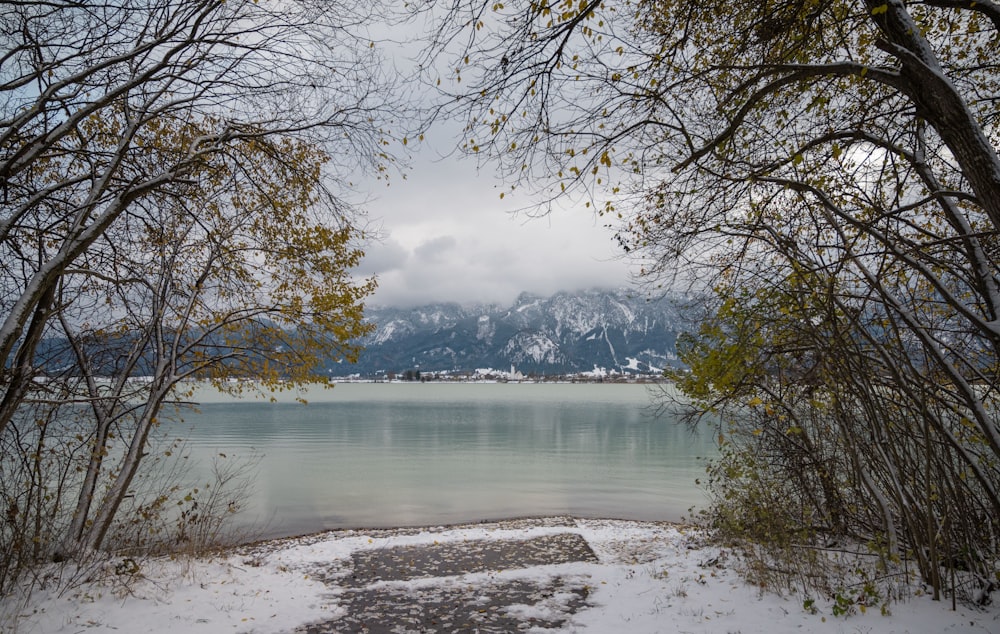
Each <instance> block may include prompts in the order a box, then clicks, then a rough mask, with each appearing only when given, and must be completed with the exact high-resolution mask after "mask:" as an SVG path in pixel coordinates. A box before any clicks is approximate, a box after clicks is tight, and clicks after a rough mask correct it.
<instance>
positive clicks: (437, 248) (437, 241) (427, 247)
mask: <svg viewBox="0 0 1000 634" xmlns="http://www.w3.org/2000/svg"><path fill="white" fill-rule="evenodd" d="M456 244H457V242H456V240H455V238H454V237H452V236H439V237H437V238H432V239H431V240H428V241H426V242H424V243H423V244H421V245H420V246H418V247H417V248H416V249H414V250H413V254H414V255H416V256H417V259H418V260H420V261H421V262H423V263H439V262H442V261H444V259H445V257H446V256H447V254H448V251H451V250H453V249H454V248H455V245H456Z"/></svg>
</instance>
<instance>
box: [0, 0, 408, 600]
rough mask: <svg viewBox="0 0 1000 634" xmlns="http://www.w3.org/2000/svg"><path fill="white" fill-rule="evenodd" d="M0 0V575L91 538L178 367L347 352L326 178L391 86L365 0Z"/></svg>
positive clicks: (349, 334) (89, 544) (382, 122)
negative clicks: (96, 0) (371, 36)
mask: <svg viewBox="0 0 1000 634" xmlns="http://www.w3.org/2000/svg"><path fill="white" fill-rule="evenodd" d="M0 5H2V6H0V37H2V41H3V44H4V45H3V46H2V47H0V48H2V50H3V53H2V56H0V174H2V176H3V179H2V183H3V185H2V188H3V190H2V200H3V203H2V207H0V208H2V213H0V250H2V253H0V267H2V269H0V270H2V274H0V306H2V310H0V318H2V325H0V351H2V356H0V358H2V365H0V368H2V375H0V377H2V380H0V383H2V385H3V388H4V390H3V396H2V399H0V438H2V439H3V446H4V455H3V456H2V457H0V477H2V478H3V498H2V499H3V502H4V503H5V505H6V508H4V513H5V517H6V518H7V522H6V523H5V524H4V529H3V531H0V537H2V538H3V540H4V544H3V547H4V549H5V552H7V553H8V555H9V557H8V558H7V559H6V560H5V561H6V562H7V565H6V566H5V567H4V569H3V571H2V574H3V577H0V586H2V585H3V584H4V583H5V582H7V581H10V580H11V577H10V574H13V573H16V571H17V570H18V569H20V568H21V567H23V566H25V565H31V563H32V562H33V561H37V560H38V559H39V558H41V557H46V556H53V555H55V556H57V557H66V556H75V555H77V554H79V553H80V552H83V551H86V550H89V549H94V548H99V547H100V546H101V545H102V542H103V540H104V538H105V536H106V535H107V534H108V531H109V528H110V527H111V525H112V523H113V521H114V520H115V518H116V515H117V513H118V511H119V509H120V508H121V504H122V501H123V500H124V499H125V498H126V497H127V496H128V495H129V492H130V486H131V485H132V483H133V482H134V479H135V477H136V474H137V473H138V470H139V468H140V464H141V463H142V460H143V458H144V456H146V455H147V452H148V450H149V445H148V441H149V438H150V434H151V433H152V432H153V430H154V429H155V428H156V426H157V425H158V424H159V421H160V420H161V419H162V417H163V415H164V414H165V411H164V405H165V404H168V403H171V402H174V401H177V400H178V399H183V398H184V394H183V392H181V393H178V384H179V383H180V382H181V381H183V380H185V379H194V378H198V379H208V380H213V381H215V382H216V383H217V384H219V385H221V386H228V385H239V384H230V383H228V382H227V379H229V378H230V377H241V378H247V377H252V378H254V379H258V380H259V381H262V382H263V383H264V384H268V385H278V384H283V383H285V382H290V383H292V384H300V383H302V382H304V381H309V380H316V379H322V378H323V377H322V375H318V374H317V372H316V370H317V368H318V367H319V365H320V364H321V363H322V362H325V361H327V360H330V359H346V360H350V359H352V358H354V357H355V356H356V354H357V348H356V347H355V346H354V345H353V343H352V341H354V340H355V339H357V338H358V337H359V336H360V335H362V334H363V333H364V332H366V329H367V328H368V326H366V325H365V324H364V323H363V322H362V314H361V311H362V307H363V300H364V298H365V297H366V296H367V295H368V294H370V293H371V291H372V290H373V288H374V282H373V281H372V280H364V279H362V280H356V279H354V277H353V276H352V274H351V268H352V267H354V266H355V265H356V264H357V263H358V260H359V258H360V256H361V251H360V250H359V245H360V244H361V241H362V238H363V236H362V232H361V230H360V229H359V228H358V227H357V226H356V224H355V221H356V219H357V212H356V211H355V209H354V208H352V207H351V206H350V205H349V204H348V203H346V202H345V200H344V194H345V193H347V192H348V190H349V188H350V185H349V182H350V179H351V178H353V177H355V176H356V174H357V172H358V170H362V169H371V170H373V171H374V172H376V173H384V171H385V169H386V167H387V165H389V164H390V163H391V162H392V161H393V158H392V156H391V155H390V153H389V150H388V147H387V146H389V144H390V143H391V141H392V136H391V132H390V131H389V130H390V129H391V128H392V127H395V125H396V123H398V122H399V121H400V118H401V117H403V116H404V115H405V112H406V106H405V104H402V103H398V102H396V101H394V96H393V95H394V94H395V93H394V92H393V86H392V85H391V82H390V80H389V77H388V76H387V75H384V74H383V73H382V71H381V70H380V68H381V66H380V63H381V60H380V59H379V57H378V55H377V51H376V50H375V48H374V47H373V45H372V43H371V42H370V41H369V40H368V37H367V35H365V33H364V31H365V28H366V26H367V24H368V23H369V21H370V19H371V17H372V15H373V14H374V13H375V12H376V11H378V7H375V6H370V7H369V8H368V9H367V10H361V9H360V8H358V7H355V6H348V5H341V4H339V3H331V2H319V1H316V2H313V1H312V0H292V1H291V2H283V3H277V4H276V3H257V2H253V1H251V0H246V1H244V0H229V1H227V2H207V1H202V0H154V1H152V2H147V1H132V0H121V1H113V2H110V3H107V2H106V3H100V4H93V3H87V2H73V1H68V0H67V1H65V2H60V1H57V2H3V3H0ZM366 11H367V12H366ZM382 17H384V16H382ZM22 493H23V494H22ZM43 525H44V530H42V527H43Z"/></svg>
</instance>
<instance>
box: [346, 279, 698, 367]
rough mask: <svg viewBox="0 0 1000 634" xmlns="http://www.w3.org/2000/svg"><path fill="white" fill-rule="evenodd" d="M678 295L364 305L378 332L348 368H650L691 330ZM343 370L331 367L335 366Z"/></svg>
mask: <svg viewBox="0 0 1000 634" xmlns="http://www.w3.org/2000/svg"><path fill="white" fill-rule="evenodd" d="M683 302H684V299H683V298H680V297H665V298H661V299H656V300H649V299H647V298H645V297H642V296H638V295H636V294H631V293H629V292H627V291H622V290H616V291H604V290H591V291H585V292H578V293H565V292H561V293H557V294H555V295H552V296H551V297H540V296H537V295H530V294H527V293H523V294H521V295H520V296H519V297H518V298H517V300H516V301H515V302H514V304H513V305H511V306H508V307H504V306H499V305H495V304H494V305H473V306H461V305H459V304H454V303H446V304H429V305H426V306H421V307H418V308H409V309H398V308H369V309H368V310H367V311H366V312H367V320H368V321H370V322H371V323H374V324H375V325H376V329H375V331H374V332H373V333H372V334H371V335H369V336H368V337H367V338H366V339H365V340H364V341H363V342H362V343H363V345H364V346H365V351H364V352H363V353H362V355H361V358H360V360H359V362H358V363H357V365H355V366H351V367H350V369H349V373H352V374H353V373H357V374H360V375H361V376H375V375H378V374H386V373H390V372H395V373H399V372H403V371H405V370H420V371H421V372H433V371H438V372H440V371H449V372H469V371H473V370H475V369H478V368H497V369H502V370H509V369H510V367H511V366H514V367H516V368H517V370H518V371H520V372H522V373H524V374H526V375H527V374H532V373H536V374H563V373H570V372H582V371H588V370H593V369H594V367H595V366H596V367H602V368H606V369H607V370H615V371H621V372H641V373H647V372H653V373H657V372H659V371H660V370H662V369H663V368H665V367H667V366H671V365H676V364H677V350H676V339H677V335H678V334H679V333H680V332H682V331H684V330H689V329H690V322H688V321H687V320H685V319H684V318H683V317H682V316H681V310H680V308H681V306H682V304H683ZM341 369H347V368H337V369H332V368H331V371H332V372H334V373H336V371H337V370H341Z"/></svg>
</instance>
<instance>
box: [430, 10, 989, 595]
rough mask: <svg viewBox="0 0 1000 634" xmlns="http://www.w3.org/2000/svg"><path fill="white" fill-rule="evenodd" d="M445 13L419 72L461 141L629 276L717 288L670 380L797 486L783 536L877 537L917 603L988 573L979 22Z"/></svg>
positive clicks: (849, 13) (984, 167)
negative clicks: (591, 224)
mask: <svg viewBox="0 0 1000 634" xmlns="http://www.w3.org/2000/svg"><path fill="white" fill-rule="evenodd" d="M450 6H451V7H452V9H453V11H454V12H455V14H457V15H461V16H462V19H459V20H458V22H460V23H463V24H467V25H468V28H467V29H465V30H460V31H456V30H455V29H452V30H448V29H447V28H444V29H443V30H442V31H441V34H440V37H439V38H438V43H439V50H440V51H443V53H442V55H443V58H442V59H445V60H447V63H442V64H440V65H439V66H438V67H436V69H435V72H438V73H440V74H441V76H442V78H443V79H444V83H445V85H446V86H451V87H454V90H453V92H454V93H455V97H456V98H457V100H458V102H459V103H461V104H462V107H471V108H472V114H471V116H470V117H469V118H468V122H469V123H468V128H467V134H468V138H467V140H466V142H465V147H466V148H467V149H468V150H469V151H470V152H473V153H478V154H480V155H486V156H488V157H494V158H498V159H499V160H500V161H501V163H502V165H504V166H505V171H506V173H507V174H508V176H509V177H510V178H511V180H512V183H513V184H514V185H518V184H522V185H528V186H532V187H535V188H538V189H541V190H542V191H544V192H548V194H549V196H551V197H553V198H557V197H560V196H564V195H565V194H564V192H582V193H583V194H584V197H583V204H585V205H586V206H587V207H589V208H591V209H596V211H597V212H598V213H599V214H601V215H602V216H603V217H605V218H607V219H608V220H609V221H610V222H611V223H612V224H613V225H615V226H617V227H618V229H619V233H618V240H619V242H620V243H621V245H622V246H623V247H624V248H625V249H626V250H628V251H631V252H633V253H636V254H639V255H641V256H642V257H644V258H645V262H646V266H645V269H644V274H645V276H646V279H647V281H651V282H655V283H670V282H676V281H677V280H678V279H679V278H678V276H681V277H680V279H686V280H687V281H688V282H690V283H693V284H695V285H696V287H697V288H698V290H700V291H702V292H705V293H706V294H707V295H709V296H712V297H714V300H713V303H714V306H715V308H716V309H717V310H718V318H717V319H715V320H713V321H712V322H710V323H708V324H706V326H705V329H704V330H703V332H702V333H700V335H699V336H698V337H697V339H696V340H694V341H692V343H691V345H690V347H689V349H688V351H687V361H688V362H689V363H691V364H692V365H693V367H694V368H695V372H694V373H693V374H692V375H691V376H690V377H687V379H686V380H685V381H684V387H685V388H686V389H687V390H688V391H689V393H691V394H692V395H693V396H696V397H698V398H699V402H700V404H702V405H703V406H705V407H712V406H720V407H721V406H722V405H730V406H733V408H732V409H731V410H730V411H732V412H734V413H738V415H735V414H734V416H733V418H732V419H731V421H732V423H733V430H732V431H733V432H734V439H735V438H739V439H741V442H740V444H739V445H738V451H737V454H739V455H741V456H743V457H748V458H750V457H754V456H756V457H757V458H760V457H761V456H771V457H772V458H774V460H773V461H772V462H770V463H767V462H766V461H761V460H759V459H758V460H756V461H755V464H756V466H757V467H759V468H762V469H765V470H767V469H772V470H773V471H772V474H788V473H791V472H793V471H794V472H796V473H797V474H798V475H797V476H796V477H795V478H792V479H784V480H782V478H781V477H780V476H778V477H776V478H774V480H773V481H783V482H788V483H789V487H791V488H790V489H789V491H790V492H791V491H792V488H794V493H795V497H793V498H788V499H795V500H799V501H800V502H801V507H800V510H801V509H802V508H812V509H813V510H814V511H815V514H814V513H805V514H804V515H801V516H800V517H799V518H795V517H790V516H787V515H786V516H785V518H784V520H786V521H788V522H789V524H787V525H788V526H795V525H798V526H806V527H812V528H817V529H818V528H819V527H822V530H823V531H827V532H830V531H839V532H849V533H851V534H852V535H855V536H859V537H865V536H866V535H867V536H870V535H873V534H879V535H888V536H890V539H889V541H890V542H892V543H893V544H894V545H893V547H892V548H893V549H897V548H898V549H899V550H898V551H897V552H902V551H909V552H911V553H916V552H919V553H921V555H920V557H921V572H922V573H923V574H924V576H925V578H927V579H928V580H929V581H931V582H933V583H934V587H935V588H936V589H938V588H940V587H941V583H940V582H941V575H939V574H938V572H937V571H938V569H939V566H940V565H948V566H952V567H954V566H955V565H956V561H958V560H959V559H962V560H963V563H962V565H964V566H971V567H972V568H975V570H976V572H977V574H979V575H981V577H982V578H984V579H985V578H988V577H990V576H991V574H992V571H991V569H990V566H991V565H992V564H989V563H986V562H990V561H995V555H996V552H997V551H996V548H995V540H994V539H992V538H990V537H989V535H991V534H992V535H995V534H996V533H997V530H998V528H1000V504H998V501H1000V498H998V493H1000V427H998V424H997V420H998V416H997V414H998V412H997V388H998V375H997V367H998V364H997V358H998V352H1000V329H998V328H997V324H998V323H1000V322H998V321H997V319H998V316H1000V279H998V274H997V269H998V264H1000V260H998V255H997V254H998V250H997V239H998V231H1000V215H998V212H1000V209H998V207H997V201H998V200H1000V157H998V151H997V144H998V136H997V135H998V128H997V123H998V120H997V115H996V112H997V102H998V97H997V95H998V94H1000V65H998V62H997V59H998V58H997V55H996V52H997V50H998V41H1000V40H998V38H1000V30H998V28H1000V7H998V6H997V5H996V4H995V3H993V2H989V1H987V2H976V3H960V2H950V1H949V2H945V1H940V2H939V1H936V0H926V1H923V2H905V1H903V0H891V1H887V2H882V1H878V0H873V1H869V2H865V3H847V2H819V1H812V0H789V1H779V2H752V3H742V4H733V3H720V2H704V1H686V0H680V1H674V0H649V1H638V2H628V1H622V2H606V1H593V2H582V3H574V2H559V3H552V4H550V3H538V2H527V3H502V4H484V3H478V2H468V3H461V2H459V3H453V4H452V5H450ZM452 19H454V17H452ZM448 79H451V80H452V83H450V84H449V82H448V81H447V80H448ZM459 79H460V80H461V82H460V83H458V80H459ZM466 85H471V88H468V89H461V87H462V86H466ZM747 411H752V412H755V414H754V415H753V416H749V415H747V414H746V412H747ZM796 421H797V422H796ZM807 421H815V424H813V425H812V426H809V425H806V424H804V423H805V422H807ZM765 422H766V423H767V424H766V425H765V424H764V423H765ZM789 429H792V430H794V431H795V433H794V434H792V435H789V433H788V430H789ZM810 430H811V431H810ZM831 430H832V431H831ZM830 433H832V434H833V435H832V436H830V435H829V434H830ZM835 447H836V448H837V449H834V448H835ZM824 448H827V449H824ZM956 483H960V484H956ZM838 490H842V491H844V492H845V493H844V495H840V494H838V493H837V491H838ZM845 496H846V497H845ZM851 508H858V509H861V510H860V511H859V512H857V513H852V514H846V515H845V513H844V511H845V510H846V509H851ZM785 510H786V511H787V510H788V509H785ZM960 513H962V514H964V515H961V516H959V514H960ZM802 518H806V519H802ZM816 518H820V519H821V520H822V521H814V520H815V519H816ZM901 541H902V542H904V543H903V544H902V546H901V545H900V542H901ZM959 551H961V552H963V553H967V554H968V553H974V554H971V555H963V556H961V557H959V556H958V555H957V554H956V553H957V552H959ZM971 561H976V562H980V563H979V564H975V565H973V564H970V563H969V562H971ZM977 566H978V567H977Z"/></svg>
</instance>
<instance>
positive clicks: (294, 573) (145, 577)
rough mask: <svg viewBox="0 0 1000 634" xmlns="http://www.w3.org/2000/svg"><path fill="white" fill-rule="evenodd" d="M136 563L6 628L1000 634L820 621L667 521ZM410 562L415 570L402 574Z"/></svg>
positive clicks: (819, 611)
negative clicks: (396, 613) (371, 615)
mask: <svg viewBox="0 0 1000 634" xmlns="http://www.w3.org/2000/svg"><path fill="white" fill-rule="evenodd" d="M560 540H561V541H560ZM514 544H522V545H524V544H533V545H543V546H539V547H538V548H536V551H535V554H534V555H532V557H536V558H535V559H534V560H532V561H526V562H524V563H526V564H527V565H524V566H521V565H516V564H514V563H512V562H511V561H510V560H506V561H505V560H503V559H502V558H501V559H496V555H497V553H502V552H506V551H505V549H506V547H507V546H510V545H514ZM560 544H571V546H569V547H567V548H569V550H564V552H563V553H562V554H560V553H558V552H556V553H546V552H544V548H546V547H548V546H551V545H555V546H554V548H555V549H556V550H560V549H562V546H560ZM588 546H589V548H588ZM574 548H575V549H576V550H572V549H574ZM581 548H582V550H581ZM571 551H572V552H571ZM404 553H409V554H407V555H405V556H406V557H412V558H413V561H411V562H410V564H409V566H410V567H411V568H406V567H405V566H403V567H397V568H396V569H395V571H394V572H393V571H390V570H388V569H386V570H382V569H380V568H379V566H377V565H371V562H378V561H385V562H389V561H392V560H391V559H389V558H388V555H390V554H397V555H399V556H403V555H402V554H404ZM448 553H450V555H449V554H448ZM456 553H457V554H458V555H457V556H459V557H460V558H461V557H465V558H467V559H468V560H469V561H475V560H476V559H475V558H476V556H477V553H486V554H484V555H483V557H485V558H486V559H482V560H481V561H480V564H481V565H478V566H476V565H474V566H473V567H472V569H471V571H469V572H459V573H458V574H456V568H455V567H452V568H449V565H448V561H447V559H448V557H452V558H454V557H455V556H456ZM490 553H492V554H490ZM382 555H385V556H386V557H383V558H382V559H379V556H382ZM420 557H423V559H419V558H420ZM489 557H493V559H489ZM397 558H398V557H397ZM418 559H419V561H418ZM529 559H530V557H529ZM550 561H552V562H556V563H546V562H550ZM361 562H369V563H361ZM491 562H493V563H491ZM465 563H467V561H461V562H458V564H456V565H459V564H460V565H465ZM493 564H495V566H494V565H493ZM137 566H138V571H136V566H133V565H132V562H130V561H126V560H121V559H119V560H115V561H112V562H110V563H109V564H107V565H106V566H105V567H104V568H103V570H102V571H101V573H100V574H96V575H93V576H94V577H95V580H92V581H89V582H84V581H78V582H77V583H76V584H74V586H73V587H72V588H71V589H69V590H65V591H63V592H62V593H55V592H53V591H52V590H44V589H42V590H38V589H36V590H35V591H34V593H33V594H32V596H31V597H30V600H29V601H27V602H26V603H25V602H24V601H23V600H21V601H20V602H19V601H18V598H17V597H6V598H4V599H3V602H2V603H0V615H2V620H0V623H2V626H3V627H2V628H0V629H2V631H4V632H18V633H39V634H49V633H55V632H73V633H78V632H88V633H90V632H95V633H96V632H111V631H114V632H118V633H122V632H163V633H168V632H169V633H171V634H177V633H180V632H205V633H215V632H238V633H244V632H245V633H250V632H261V633H263V632H295V631H298V632H309V633H318V632H341V631H343V632H353V631H366V630H365V629H363V627H368V626H361V625H358V624H359V623H361V622H362V619H361V618H360V617H358V615H357V614H353V615H352V610H357V609H360V608H359V607H358V606H359V605H360V603H364V602H367V603H366V605H367V608H368V609H370V610H371V609H381V608H378V607H377V605H376V603H375V602H374V601H375V600H374V599H373V598H372V597H376V596H378V597H383V598H384V597H393V598H394V599H393V600H395V601H397V602H400V601H401V602H402V603H403V604H402V606H401V609H402V610H403V611H402V612H400V614H404V613H405V614H410V615H413V616H414V619H416V620H415V621H413V622H418V621H419V620H420V619H424V620H423V625H421V626H420V627H418V628H414V627H411V626H409V625H406V624H405V623H403V622H402V621H400V622H398V623H396V624H394V625H393V629H384V630H378V629H377V628H376V627H375V626H371V627H372V631H400V632H408V631H469V632H487V631H511V630H515V631H517V630H520V631H529V632H530V631H534V632H550V631H565V632H597V633H614V632H630V633H653V632H706V633H709V632H711V633H716V632H718V633H736V632H740V633H742V634H751V633H755V632H760V633H763V632H766V633H768V634H780V633H783V632H829V633H840V632H843V633H851V634H857V633H870V634H879V633H885V634H889V633H903V632H911V633H914V634H916V633H920V632H992V633H997V632H1000V609H998V608H997V607H990V608H987V609H983V610H977V609H972V608H968V607H963V606H961V605H959V606H958V610H957V611H955V612H952V611H951V610H950V607H951V604H950V602H946V601H942V602H934V601H932V600H930V598H928V597H927V596H926V595H922V596H914V597H913V598H912V599H910V600H909V601H908V602H906V603H895V604H892V605H891V606H890V610H891V614H890V615H888V616H885V615H882V614H880V611H879V610H878V609H869V610H867V611H866V612H865V613H863V614H862V613H860V612H858V611H856V612H855V614H852V615H849V616H846V617H845V616H834V615H833V611H832V603H831V602H830V601H829V600H828V599H827V598H826V597H818V598H817V600H816V603H815V606H814V607H815V608H816V612H815V613H811V612H810V611H807V610H805V609H804V607H803V597H801V596H794V595H792V596H786V597H779V596H775V595H772V594H762V593H761V592H760V591H759V590H758V589H757V588H753V587H750V586H748V585H746V584H745V583H744V582H743V581H742V580H741V579H740V577H739V576H738V575H737V574H736V572H735V570H734V566H735V559H734V558H733V557H732V555H731V554H730V553H727V552H725V551H724V550H720V549H719V548H718V547H715V546H706V545H704V544H703V543H702V541H701V540H700V538H699V535H698V534H697V532H696V531H692V530H690V529H685V528H683V527H677V526H671V525H666V524H659V523H645V522H632V521H618V520H578V519H572V518H551V519H549V520H518V521H509V522H497V523H492V524H480V525H467V526H458V527H437V528H428V529H398V530H393V531H384V530H379V531H335V532H330V533H323V534H319V535H313V536H307V537H301V538H296V539H288V540H277V541H272V542H265V543H261V544H256V545H253V546H248V547H245V548H241V549H238V550H236V551H233V552H229V553H225V554H222V555H218V556H215V557H211V558H205V559H191V558H177V559H170V558H161V559H152V560H144V561H140V562H137ZM361 566H364V567H365V570H359V569H358V568H359V567H361ZM390 567H391V566H390ZM411 569H412V570H413V571H414V572H412V574H411V573H407V572H406V571H407V570H411ZM383 572H384V573H385V574H382V573H383ZM91 573H93V571H91ZM505 588H506V589H511V588H520V589H527V590H525V591H524V592H522V593H520V594H510V595H509V596H508V598H509V599H511V598H512V599H513V601H514V602H513V603H511V602H510V601H508V602H507V603H506V604H503V603H502V602H500V603H498V602H497V601H496V600H495V597H492V598H491V596H487V595H490V592H491V589H492V591H496V592H500V593H502V592H504V589H505ZM511 592H513V591H511ZM449 593H451V594H449ZM456 593H457V594H456ZM445 595H448V596H461V597H464V598H463V599H462V602H460V605H458V606H457V608H456V610H455V611H454V613H453V614H451V615H450V616H448V617H447V618H441V617H440V615H438V616H434V617H433V618H434V620H430V619H431V618H432V615H429V614H427V613H426V610H429V609H430V607H429V606H432V605H434V604H435V601H436V600H437V599H440V598H441V597H443V596H445ZM360 597H363V598H364V600H363V601H362V600H361V598H360ZM372 606H375V608H373V607H372ZM492 616H495V617H496V618H495V619H494V620H493V621H491V620H490V618H488V617H492ZM512 623H513V624H515V625H511V624H512ZM553 624H557V627H553ZM491 628H492V629H491ZM497 628H507V629H506V630H503V629H497Z"/></svg>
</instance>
